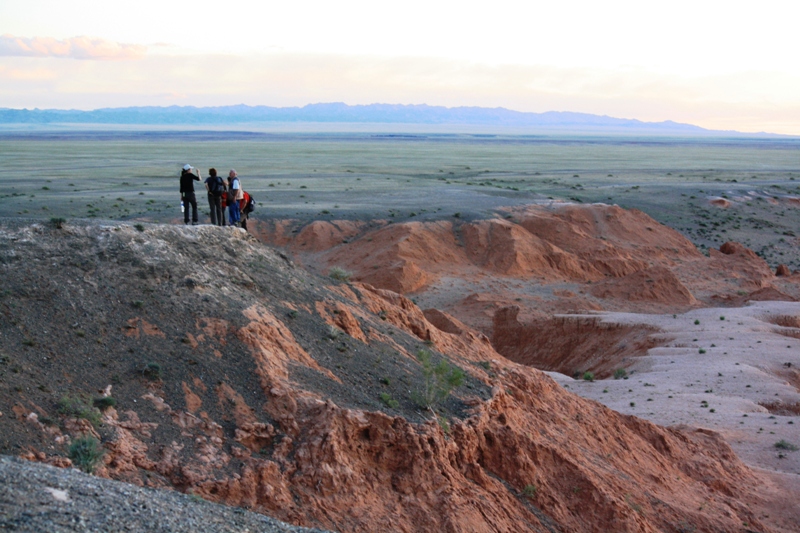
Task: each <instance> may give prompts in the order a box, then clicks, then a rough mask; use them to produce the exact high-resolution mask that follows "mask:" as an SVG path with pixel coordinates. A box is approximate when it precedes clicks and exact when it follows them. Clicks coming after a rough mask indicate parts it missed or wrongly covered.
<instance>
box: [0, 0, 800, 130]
mask: <svg viewBox="0 0 800 533" xmlns="http://www.w3.org/2000/svg"><path fill="white" fill-rule="evenodd" d="M799 16H800V2H798V1H797V0H761V1H760V2H753V1H748V2H744V1H739V0H727V1H717V0H692V1H684V0H671V1H669V2H665V1H661V0H650V1H648V2H643V1H641V0H638V1H628V0H603V1H602V2H598V1H597V0H560V1H558V2H554V1H553V0H548V1H538V0H528V1H509V0H492V1H491V2H489V1H485V0H484V1H482V2H474V1H471V0H460V1H450V0H426V1H421V0H404V1H403V2H398V1H396V0H383V1H376V0H371V1H362V0H337V1H335V2H333V1H331V0H324V1H323V0H293V1H291V2H288V1H286V0H282V1H280V2H274V1H272V0H262V1H259V2H256V1H242V0H224V1H220V0H216V1H213V2H207V1H204V0H193V1H184V0H158V1H156V0H137V1H135V2H133V1H128V0H115V1H113V2H109V1H108V0H103V1H95V0H0V107H10V108H42V109H45V108H59V109H97V108H100V107H122V106H139V105H156V106H168V105H195V106H218V105H236V104H247V105H269V106H278V107H283V106H302V105H306V104H309V103H318V102H345V103H347V104H351V105H353V104H370V103H392V104H429V105H442V106H447V107H457V106H481V107H505V108H508V109H514V110H517V111H531V112H544V111H574V112H584V113H593V114H598V115H609V116H614V117H620V118H635V119H639V120H644V121H662V120H674V121H677V122H685V123H690V124H696V125H699V126H703V127H706V128H711V129H723V130H738V131H750V132H756V131H768V132H773V133H786V134H794V135H800V59H798V58H797V50H798V49H799V48H800V47H798V44H797V33H796V28H795V26H796V21H797V20H798V18H800V17H799Z"/></svg>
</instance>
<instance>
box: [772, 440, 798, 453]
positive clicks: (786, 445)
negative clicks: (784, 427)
mask: <svg viewBox="0 0 800 533" xmlns="http://www.w3.org/2000/svg"><path fill="white" fill-rule="evenodd" d="M775 447H776V448H778V449H779V450H788V451H790V452H794V451H797V449H798V448H797V446H795V445H794V444H792V443H791V442H788V441H785V440H783V439H781V440H779V441H778V442H776V443H775Z"/></svg>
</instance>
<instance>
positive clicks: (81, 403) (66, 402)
mask: <svg viewBox="0 0 800 533" xmlns="http://www.w3.org/2000/svg"><path fill="white" fill-rule="evenodd" d="M58 412H59V413H61V414H62V415H66V416H71V417H73V418H83V419H85V420H88V421H89V422H90V423H91V424H92V425H93V426H96V425H98V424H100V419H101V415H100V411H98V410H97V409H95V408H94V407H93V406H92V402H91V400H90V399H88V398H85V397H83V396H63V397H62V398H61V399H60V400H59V401H58Z"/></svg>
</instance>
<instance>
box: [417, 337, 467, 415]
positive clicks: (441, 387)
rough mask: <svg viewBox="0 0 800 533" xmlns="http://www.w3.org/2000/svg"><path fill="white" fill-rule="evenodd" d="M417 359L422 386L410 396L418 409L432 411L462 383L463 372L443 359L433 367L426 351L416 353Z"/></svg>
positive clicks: (429, 353) (429, 355)
mask: <svg viewBox="0 0 800 533" xmlns="http://www.w3.org/2000/svg"><path fill="white" fill-rule="evenodd" d="M417 359H419V362H420V363H421V364H422V384H421V386H420V388H419V389H418V390H417V391H415V392H414V393H413V394H412V399H413V400H414V402H416V403H417V405H419V406H420V407H424V408H426V409H430V410H433V408H434V407H435V406H436V405H438V404H439V403H441V402H442V401H444V400H445V399H446V398H447V397H448V396H449V395H450V392H452V390H453V389H455V388H456V387H460V386H461V385H462V384H463V383H464V377H465V376H464V371H463V370H461V369H460V368H459V367H457V366H453V365H451V364H450V363H448V362H447V361H445V360H444V359H443V360H441V361H440V362H439V363H438V364H436V365H434V363H433V359H432V356H431V352H430V351H428V350H424V349H423V350H420V351H418V352H417Z"/></svg>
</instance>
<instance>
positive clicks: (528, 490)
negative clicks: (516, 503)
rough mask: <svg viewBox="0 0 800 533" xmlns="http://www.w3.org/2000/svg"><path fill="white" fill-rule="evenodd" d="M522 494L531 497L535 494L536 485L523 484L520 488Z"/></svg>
mask: <svg viewBox="0 0 800 533" xmlns="http://www.w3.org/2000/svg"><path fill="white" fill-rule="evenodd" d="M522 494H524V495H525V496H527V497H528V498H533V497H534V496H536V485H525V488H524V489H522Z"/></svg>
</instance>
